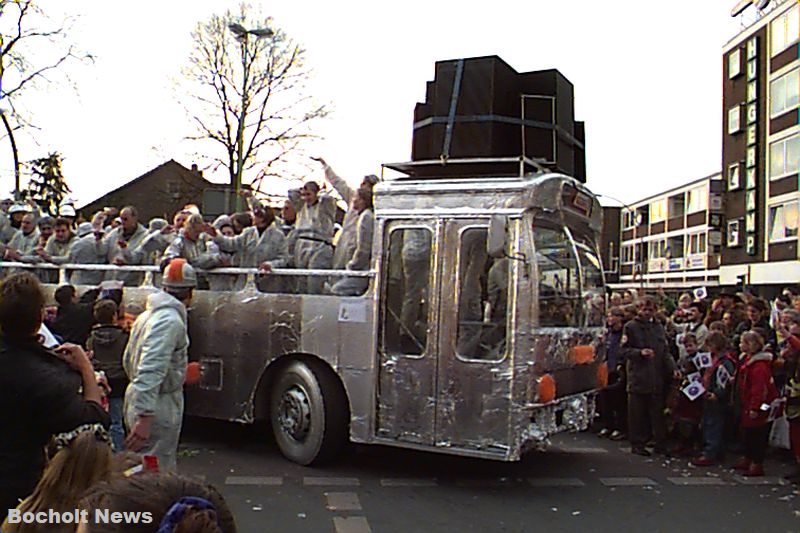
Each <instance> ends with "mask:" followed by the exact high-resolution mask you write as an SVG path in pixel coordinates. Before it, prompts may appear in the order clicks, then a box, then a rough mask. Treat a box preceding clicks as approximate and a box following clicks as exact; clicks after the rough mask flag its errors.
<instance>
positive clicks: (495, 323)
mask: <svg viewBox="0 0 800 533" xmlns="http://www.w3.org/2000/svg"><path fill="white" fill-rule="evenodd" d="M486 235H487V229H486V228H467V229H465V230H464V231H463V232H462V233H461V239H460V241H461V242H460V249H459V261H458V263H459V267H458V335H457V338H458V341H457V346H456V351H457V353H458V356H459V357H460V358H461V359H480V360H485V361H489V360H491V361H497V360H500V359H502V358H503V356H504V354H505V341H506V324H507V302H508V259H507V258H500V259H496V260H494V261H490V259H489V256H488V255H487V253H486Z"/></svg>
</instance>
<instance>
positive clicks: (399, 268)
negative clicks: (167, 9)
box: [383, 227, 432, 355]
mask: <svg viewBox="0 0 800 533" xmlns="http://www.w3.org/2000/svg"><path fill="white" fill-rule="evenodd" d="M431 243H432V233H431V231H430V229H428V228H419V227H417V228H398V229H395V230H393V231H392V232H391V233H390V236H389V250H388V261H387V272H388V274H387V275H388V279H387V284H386V295H385V302H386V303H385V306H386V318H385V320H384V331H383V339H384V340H383V343H384V349H385V350H386V352H388V353H402V354H409V355H422V354H423V353H424V352H425V348H426V347H427V343H428V301H429V295H428V289H429V284H430V265H431Z"/></svg>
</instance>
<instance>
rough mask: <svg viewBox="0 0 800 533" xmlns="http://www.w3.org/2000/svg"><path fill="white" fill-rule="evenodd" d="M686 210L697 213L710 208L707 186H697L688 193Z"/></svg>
mask: <svg viewBox="0 0 800 533" xmlns="http://www.w3.org/2000/svg"><path fill="white" fill-rule="evenodd" d="M686 195H687V199H686V212H687V213H689V214H691V213H697V212H698V211H706V210H707V209H708V191H706V188H705V187H695V188H694V189H690V190H689V192H687V193H686Z"/></svg>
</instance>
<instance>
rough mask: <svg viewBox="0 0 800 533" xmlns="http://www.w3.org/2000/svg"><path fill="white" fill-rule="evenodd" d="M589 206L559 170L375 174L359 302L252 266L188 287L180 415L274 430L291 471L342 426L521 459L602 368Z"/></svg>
mask: <svg viewBox="0 0 800 533" xmlns="http://www.w3.org/2000/svg"><path fill="white" fill-rule="evenodd" d="M600 216H601V209H600V205H599V203H598V202H597V199H596V198H595V197H594V195H592V194H591V192H589V191H588V190H587V189H586V188H585V187H584V186H583V185H582V184H581V183H579V182H577V181H576V180H574V179H572V178H569V177H566V176H563V175H558V174H547V173H541V174H537V175H532V176H525V177H511V178H492V179H434V180H414V179H401V180H394V181H389V182H384V183H381V184H379V185H378V186H377V187H376V189H375V231H374V243H373V253H372V263H371V264H372V268H371V270H370V271H366V272H358V273H353V272H347V274H348V275H350V276H354V275H355V276H361V277H365V278H367V279H368V280H369V286H368V288H367V289H366V291H365V292H364V294H363V295H361V296H347V297H344V296H334V295H323V294H293V293H290V292H289V291H288V290H287V291H286V292H285V293H280V292H271V293H266V292H259V291H258V290H257V289H256V284H255V283H253V276H254V275H255V274H256V271H255V270H253V269H219V270H217V271H209V272H208V274H207V275H209V276H213V275H228V276H230V275H231V274H236V273H238V274H242V273H247V274H248V276H249V279H248V283H247V285H246V286H245V288H244V289H243V290H241V291H235V292H234V291H231V292H213V291H197V292H196V294H195V297H194V300H193V303H192V306H191V309H190V312H189V326H190V339H191V348H190V359H192V360H196V361H200V362H201V363H202V365H203V369H204V371H203V378H202V381H201V383H200V384H199V385H198V386H195V387H191V388H189V389H187V404H186V405H187V412H188V414H190V415H197V416H201V417H210V418H217V419H223V420H230V421H236V422H241V423H248V424H250V423H268V424H271V426H272V430H273V432H274V434H275V437H276V440H277V444H278V446H279V448H280V450H281V452H282V453H283V454H284V455H285V456H286V457H287V458H289V459H291V460H292V461H295V462H298V463H301V464H310V463H312V462H315V461H319V460H322V459H325V458H329V457H331V456H332V455H334V454H335V453H336V452H337V450H338V449H339V448H340V446H341V445H342V444H343V442H345V441H346V440H347V437H348V436H349V439H350V440H351V441H353V442H359V443H380V444H387V445H393V446H402V447H408V448H415V449H419V450H429V451H437V452H441V453H450V454H459V455H466V456H473V457H483V458H489V459H497V460H503V461H515V460H518V459H519V458H520V457H521V455H522V454H523V453H524V452H525V451H526V450H527V449H529V448H531V447H534V446H539V445H543V444H545V443H546V442H547V439H548V437H549V436H550V435H553V434H555V433H557V432H560V431H564V430H581V429H585V428H586V427H587V425H588V423H589V422H590V420H591V419H592V416H593V413H594V394H595V391H596V390H597V388H598V386H599V385H602V383H603V379H604V375H605V368H604V364H603V362H602V361H603V359H604V353H603V350H602V342H601V335H602V332H603V327H602V326H603V323H604V315H605V312H604V301H605V296H604V285H603V274H602V272H603V269H602V266H601V264H600V259H599V255H598V253H597V246H596V242H597V239H598V232H599V230H600ZM73 267H74V268H81V269H104V270H109V271H112V272H113V271H115V270H119V267H115V266H111V265H107V266H100V267H98V266H96V265H83V266H76V265H73V266H70V265H63V266H62V279H63V275H64V272H63V271H64V270H66V269H69V268H73ZM154 268H155V267H132V268H129V269H130V270H144V271H152V270H154ZM123 269H124V267H123ZM344 274H345V272H342V271H339V272H332V271H324V272H323V271H297V270H276V271H275V272H274V273H273V274H271V275H273V276H276V279H281V278H279V277H278V276H282V277H283V279H285V280H293V279H298V276H318V275H324V276H329V277H332V276H334V277H335V276H337V275H344ZM298 285H300V284H292V283H287V284H286V285H285V288H291V287H296V286H298ZM54 286H55V285H51V286H50V287H54ZM154 290H157V289H156V288H155V287H154V286H153V285H152V283H151V278H150V276H149V275H148V277H147V278H146V279H145V283H144V285H143V286H141V287H126V289H125V293H126V294H125V298H126V302H127V303H128V306H129V307H133V308H136V307H139V308H142V307H143V305H144V300H145V298H146V296H147V294H148V293H150V292H152V291H154Z"/></svg>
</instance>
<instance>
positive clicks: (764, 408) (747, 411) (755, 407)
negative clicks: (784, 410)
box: [734, 331, 778, 476]
mask: <svg viewBox="0 0 800 533" xmlns="http://www.w3.org/2000/svg"><path fill="white" fill-rule="evenodd" d="M739 348H741V350H742V357H741V360H742V363H741V367H740V368H739V409H740V413H741V417H740V420H741V422H740V425H741V428H742V436H743V438H744V446H745V454H744V457H743V458H742V460H741V461H739V462H738V463H737V464H736V465H735V466H734V468H735V469H737V470H741V471H742V472H743V473H744V475H745V476H763V475H764V456H765V455H766V452H767V443H768V441H769V428H770V423H769V422H768V421H767V417H768V416H769V411H770V409H769V405H770V404H771V403H772V401H773V400H774V399H775V398H777V397H778V391H777V389H776V388H775V382H774V381H773V379H772V354H770V353H768V352H764V351H763V349H764V339H763V337H761V335H759V334H758V333H756V332H754V331H748V332H746V333H743V334H742V337H741V339H740V341H739Z"/></svg>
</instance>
